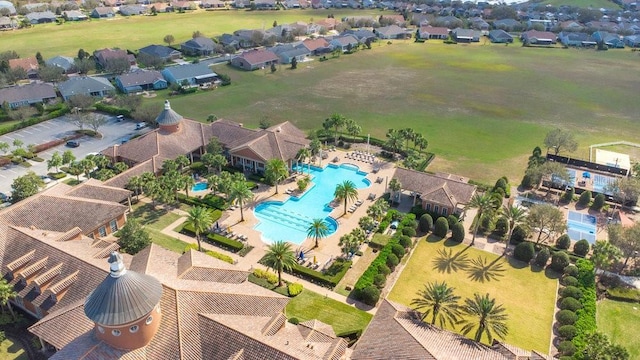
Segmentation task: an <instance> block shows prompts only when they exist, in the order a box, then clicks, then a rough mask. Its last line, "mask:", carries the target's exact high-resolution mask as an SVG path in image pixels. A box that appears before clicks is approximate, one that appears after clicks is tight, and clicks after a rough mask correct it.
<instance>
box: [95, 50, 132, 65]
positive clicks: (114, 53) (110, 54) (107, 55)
mask: <svg viewBox="0 0 640 360" xmlns="http://www.w3.org/2000/svg"><path fill="white" fill-rule="evenodd" d="M93 57H94V58H95V59H96V65H98V66H100V67H102V68H103V69H105V68H106V67H107V63H108V62H109V61H112V60H115V59H124V60H126V61H127V62H128V63H129V65H135V64H136V58H135V56H133V55H132V54H128V53H127V52H126V51H125V50H121V49H109V48H104V49H102V50H96V51H94V52H93Z"/></svg>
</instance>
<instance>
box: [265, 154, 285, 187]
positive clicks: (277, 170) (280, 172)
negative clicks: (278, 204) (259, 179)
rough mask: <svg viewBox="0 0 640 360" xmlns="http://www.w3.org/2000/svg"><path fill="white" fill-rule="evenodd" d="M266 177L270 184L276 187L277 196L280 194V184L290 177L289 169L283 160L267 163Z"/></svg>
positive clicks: (273, 160)
mask: <svg viewBox="0 0 640 360" xmlns="http://www.w3.org/2000/svg"><path fill="white" fill-rule="evenodd" d="M264 175H265V177H266V178H267V180H268V181H269V182H273V183H274V184H275V185H276V194H277V193H278V184H279V183H280V182H281V181H282V180H284V179H285V178H286V177H287V176H289V168H288V167H287V164H286V163H285V162H284V160H282V159H277V158H275V159H271V160H269V161H267V164H266V165H265V167H264Z"/></svg>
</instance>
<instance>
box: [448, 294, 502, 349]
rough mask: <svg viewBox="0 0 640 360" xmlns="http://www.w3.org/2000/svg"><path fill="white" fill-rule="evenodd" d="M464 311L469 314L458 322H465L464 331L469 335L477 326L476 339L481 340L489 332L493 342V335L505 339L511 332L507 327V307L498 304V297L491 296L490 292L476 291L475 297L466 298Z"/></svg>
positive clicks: (490, 340)
mask: <svg viewBox="0 0 640 360" xmlns="http://www.w3.org/2000/svg"><path fill="white" fill-rule="evenodd" d="M462 312H463V313H464V314H465V315H467V318H466V319H462V320H460V321H459V322H458V324H463V326H462V329H460V330H461V331H462V333H463V334H464V335H467V334H468V333H470V332H471V331H472V330H473V329H474V328H475V327H476V326H477V327H478V329H477V330H476V333H475V335H474V338H473V339H474V340H475V341H477V342H480V339H481V338H482V335H483V334H487V338H488V340H489V343H492V342H493V335H494V333H495V335H496V336H497V337H499V338H501V339H504V338H505V337H506V336H507V333H508V332H509V329H508V328H507V324H506V321H507V314H506V313H505V312H506V309H505V308H504V307H503V306H502V304H498V305H496V299H491V298H489V294H486V295H484V296H482V295H480V294H478V293H475V294H473V299H465V301H464V305H463V306H462Z"/></svg>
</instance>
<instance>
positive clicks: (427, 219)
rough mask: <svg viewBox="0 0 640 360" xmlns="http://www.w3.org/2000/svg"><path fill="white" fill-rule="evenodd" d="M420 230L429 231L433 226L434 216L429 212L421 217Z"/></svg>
mask: <svg viewBox="0 0 640 360" xmlns="http://www.w3.org/2000/svg"><path fill="white" fill-rule="evenodd" d="M419 226H420V231H422V232H429V231H430V230H431V228H433V218H432V217H431V215H429V214H424V215H422V216H421V217H420V225H419Z"/></svg>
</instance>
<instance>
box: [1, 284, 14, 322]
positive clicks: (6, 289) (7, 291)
mask: <svg viewBox="0 0 640 360" xmlns="http://www.w3.org/2000/svg"><path fill="white" fill-rule="evenodd" d="M16 296H18V293H16V291H15V289H14V288H13V286H11V285H10V284H9V283H8V282H7V280H6V279H2V280H0V305H2V313H3V314H4V307H5V306H6V307H7V308H8V309H9V312H10V313H11V317H13V318H14V319H15V318H16V315H15V314H14V313H13V309H12V308H11V303H10V302H9V300H10V299H13V298H15V297H16Z"/></svg>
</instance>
